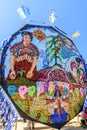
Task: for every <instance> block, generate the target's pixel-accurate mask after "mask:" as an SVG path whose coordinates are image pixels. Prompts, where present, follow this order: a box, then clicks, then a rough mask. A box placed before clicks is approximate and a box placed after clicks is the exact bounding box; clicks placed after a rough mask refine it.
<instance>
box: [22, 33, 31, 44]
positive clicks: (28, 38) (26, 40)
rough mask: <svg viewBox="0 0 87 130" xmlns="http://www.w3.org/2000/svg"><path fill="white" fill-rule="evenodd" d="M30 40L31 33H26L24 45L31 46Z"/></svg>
mask: <svg viewBox="0 0 87 130" xmlns="http://www.w3.org/2000/svg"><path fill="white" fill-rule="evenodd" d="M30 42H31V37H30V35H28V34H27V35H24V36H23V44H24V46H29V44H30Z"/></svg>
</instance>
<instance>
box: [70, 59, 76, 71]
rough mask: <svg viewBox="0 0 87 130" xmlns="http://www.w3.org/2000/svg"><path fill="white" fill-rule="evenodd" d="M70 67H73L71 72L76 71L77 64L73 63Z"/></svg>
mask: <svg viewBox="0 0 87 130" xmlns="http://www.w3.org/2000/svg"><path fill="white" fill-rule="evenodd" d="M70 67H71V70H76V63H75V62H74V61H72V62H71V63H70Z"/></svg>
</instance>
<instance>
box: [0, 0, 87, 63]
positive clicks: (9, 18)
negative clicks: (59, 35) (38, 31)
mask: <svg viewBox="0 0 87 130" xmlns="http://www.w3.org/2000/svg"><path fill="white" fill-rule="evenodd" d="M22 5H25V6H27V7H29V9H30V16H29V17H28V19H26V20H23V21H21V18H20V16H19V15H18V13H17V11H16V10H17V9H18V8H19V7H20V6H22ZM52 9H55V11H56V15H57V20H55V22H54V23H53V26H57V27H58V28H60V29H61V30H63V31H64V32H66V33H67V36H68V37H69V38H71V36H72V34H73V33H74V32H76V31H78V30H79V32H80V36H79V37H78V38H76V39H75V38H74V39H73V41H74V43H75V45H76V47H77V48H78V50H79V52H80V54H81V55H82V56H83V58H84V59H85V61H87V44H86V37H87V26H86V23H87V14H86V12H87V0H0V42H1V41H2V40H4V39H5V38H7V37H9V36H10V35H12V34H13V33H15V32H16V31H17V30H19V29H20V26H21V27H22V25H24V24H25V23H31V22H30V21H31V20H33V21H34V22H33V23H32V24H43V22H45V25H50V23H49V15H50V13H51V10H52Z"/></svg>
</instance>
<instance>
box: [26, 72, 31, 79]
mask: <svg viewBox="0 0 87 130" xmlns="http://www.w3.org/2000/svg"><path fill="white" fill-rule="evenodd" d="M32 76H33V72H32V71H28V72H27V74H26V78H28V79H31V78H32Z"/></svg>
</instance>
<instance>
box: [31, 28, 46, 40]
mask: <svg viewBox="0 0 87 130" xmlns="http://www.w3.org/2000/svg"><path fill="white" fill-rule="evenodd" d="M33 34H34V37H35V38H37V39H38V40H39V41H43V40H45V39H46V35H45V33H44V32H43V31H41V30H40V29H37V30H34V32H33Z"/></svg>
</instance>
